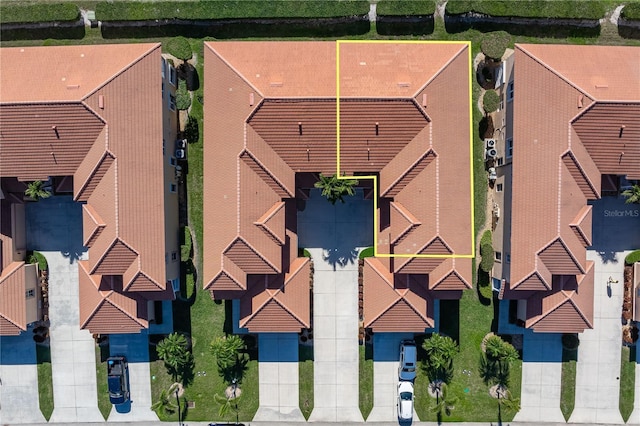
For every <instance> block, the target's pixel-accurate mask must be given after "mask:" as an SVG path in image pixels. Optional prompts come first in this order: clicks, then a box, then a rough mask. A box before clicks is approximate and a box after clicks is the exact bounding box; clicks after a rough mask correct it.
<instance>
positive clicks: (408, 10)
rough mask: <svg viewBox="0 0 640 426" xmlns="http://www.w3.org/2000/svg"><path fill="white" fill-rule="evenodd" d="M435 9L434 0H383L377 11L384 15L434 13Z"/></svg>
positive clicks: (379, 3)
mask: <svg viewBox="0 0 640 426" xmlns="http://www.w3.org/2000/svg"><path fill="white" fill-rule="evenodd" d="M435 11H436V2H435V1H433V0H423V1H415V0H382V1H380V2H378V6H377V8H376V13H377V14H378V15H383V16H413V15H418V16H420V15H433V14H434V13H435Z"/></svg>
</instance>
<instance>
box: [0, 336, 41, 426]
mask: <svg viewBox="0 0 640 426" xmlns="http://www.w3.org/2000/svg"><path fill="white" fill-rule="evenodd" d="M40 422H45V419H44V416H43V415H42V413H41V412H40V404H39V401H38V367H37V364H36V345H35V342H34V341H33V333H32V332H31V328H29V329H27V331H23V332H22V334H20V335H19V336H2V337H0V424H7V423H9V424H11V423H40Z"/></svg>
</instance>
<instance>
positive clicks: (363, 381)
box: [359, 344, 373, 420]
mask: <svg viewBox="0 0 640 426" xmlns="http://www.w3.org/2000/svg"><path fill="white" fill-rule="evenodd" d="M359 350H360V357H359V367H360V369H359V377H360V380H359V390H360V401H359V402H360V412H361V413H362V418H364V419H365V420H366V419H367V417H369V413H371V410H372V409H373V345H369V344H367V345H360V348H359Z"/></svg>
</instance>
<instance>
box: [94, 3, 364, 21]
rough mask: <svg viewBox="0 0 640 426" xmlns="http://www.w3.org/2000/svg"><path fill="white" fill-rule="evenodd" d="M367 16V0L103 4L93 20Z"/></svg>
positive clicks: (97, 9) (97, 7)
mask: <svg viewBox="0 0 640 426" xmlns="http://www.w3.org/2000/svg"><path fill="white" fill-rule="evenodd" d="M367 13H369V2H368V1H366V0H364V1H363V0H313V1H312V0H304V1H289V0H275V1H263V0H220V1H154V2H137V1H136V2H134V1H103V2H100V3H98V4H97V5H96V18H97V19H98V20H100V21H140V20H148V19H173V18H179V19H234V18H235V19H239V18H263V19H264V18H332V17H340V16H353V15H366V14H367Z"/></svg>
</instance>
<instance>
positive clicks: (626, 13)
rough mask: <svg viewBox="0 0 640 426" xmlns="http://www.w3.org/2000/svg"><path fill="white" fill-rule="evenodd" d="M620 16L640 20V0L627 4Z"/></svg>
mask: <svg viewBox="0 0 640 426" xmlns="http://www.w3.org/2000/svg"><path fill="white" fill-rule="evenodd" d="M620 16H621V17H622V18H624V19H628V20H630V21H640V2H637V3H629V4H627V5H625V7H624V8H623V9H622V12H621V13H620Z"/></svg>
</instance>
